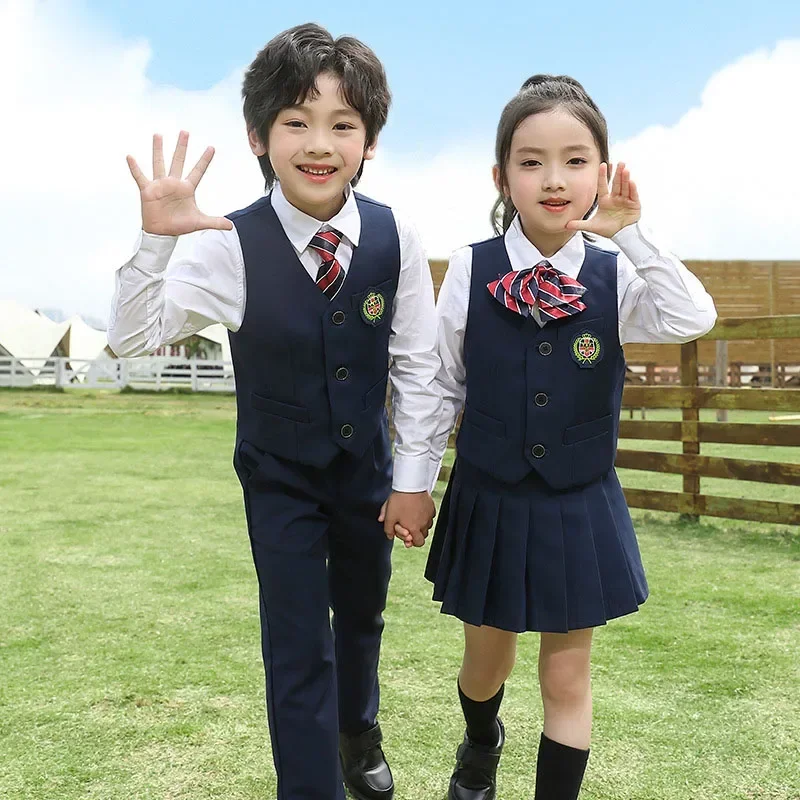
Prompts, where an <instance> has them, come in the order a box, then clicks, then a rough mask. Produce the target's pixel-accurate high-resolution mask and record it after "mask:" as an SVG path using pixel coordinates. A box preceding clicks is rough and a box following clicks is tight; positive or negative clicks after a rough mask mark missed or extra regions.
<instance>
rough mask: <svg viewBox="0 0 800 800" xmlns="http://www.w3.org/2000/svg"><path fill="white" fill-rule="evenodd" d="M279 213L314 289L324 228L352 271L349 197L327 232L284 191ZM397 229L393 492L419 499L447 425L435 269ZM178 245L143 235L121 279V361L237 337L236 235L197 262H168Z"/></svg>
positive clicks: (112, 335) (240, 296)
mask: <svg viewBox="0 0 800 800" xmlns="http://www.w3.org/2000/svg"><path fill="white" fill-rule="evenodd" d="M272 207H273V208H274V210H275V213H276V215H277V217H278V220H279V221H280V223H281V225H282V226H283V230H284V231H285V233H286V236H287V238H288V239H289V241H290V242H291V243H292V245H293V247H294V249H295V251H296V252H297V255H298V258H299V260H300V264H302V266H303V268H304V269H305V270H306V271H307V272H308V274H309V275H310V276H311V278H312V279H314V280H316V277H317V272H318V270H319V267H320V265H321V262H322V259H321V257H320V255H319V254H318V253H317V252H316V251H314V250H312V249H310V248H309V247H308V245H309V242H310V241H311V238H312V237H313V236H314V235H315V234H316V233H317V232H318V231H319V230H320V228H323V227H324V226H330V227H332V228H335V229H336V230H338V231H339V232H340V233H341V234H342V240H341V243H340V244H339V247H338V249H337V251H336V258H337V259H338V261H339V263H340V264H341V266H342V269H344V270H345V272H346V271H347V270H348V268H349V267H350V262H351V260H352V257H353V250H354V249H355V248H356V247H358V242H359V239H360V236H361V215H360V214H359V211H358V206H357V204H356V200H355V195H354V193H353V192H352V191H349V192H348V196H347V199H346V201H345V204H344V205H343V206H342V209H341V210H340V211H339V213H338V214H336V216H335V217H333V218H332V219H330V220H328V221H327V222H321V221H319V220H316V219H314V218H313V217H310V216H308V215H307V214H304V213H303V212H302V211H300V210H299V209H297V208H295V207H294V206H293V205H291V204H290V203H289V201H288V200H287V199H286V197H285V196H284V194H283V192H282V191H281V188H280V185H279V184H276V185H275V188H274V189H273V191H272ZM395 221H396V224H397V234H398V237H399V240H400V276H399V281H398V286H397V293H396V294H395V297H394V304H393V307H392V330H391V334H390V337H389V358H390V367H389V382H390V386H391V396H392V415H393V421H394V426H395V450H394V480H393V488H394V489H395V490H396V491H403V492H416V491H424V490H425V489H427V481H428V469H429V449H430V442H431V440H432V438H433V433H434V431H435V429H436V423H437V421H438V419H439V416H440V401H439V396H438V393H437V391H436V388H435V383H434V381H435V375H436V372H437V369H438V366H439V359H438V357H437V356H436V316H435V310H434V305H433V287H432V281H431V273H430V268H429V266H428V261H427V258H426V256H425V251H424V249H423V247H422V242H421V241H420V238H419V234H418V233H417V231H416V229H415V228H414V226H413V225H411V224H410V223H409V222H407V221H404V220H401V219H398V218H397V216H395ZM177 241H178V237H176V236H159V235H154V234H149V233H145V232H143V231H142V232H140V234H139V240H138V242H137V247H136V252H135V253H134V255H133V257H132V258H131V259H130V260H129V261H127V262H126V263H125V264H123V266H122V267H120V268H119V270H117V274H116V291H115V294H114V301H113V304H112V310H111V318H110V320H109V327H108V342H109V344H110V345H111V349H112V350H113V351H114V352H115V353H116V354H117V355H118V356H122V357H129V358H130V357H134V356H140V355H145V354H148V353H152V352H153V351H154V350H156V349H157V348H159V347H160V346H161V345H164V344H170V343H171V342H175V341H180V340H181V339H185V338H186V337H188V336H191V335H192V334H194V333H197V332H198V331H200V330H202V329H203V328H205V327H207V326H208V325H212V324H214V323H222V325H224V326H225V327H226V328H228V329H229V330H231V331H237V330H238V329H239V327H240V325H241V324H242V319H243V318H244V310H245V302H246V297H247V286H246V280H245V268H244V258H243V255H242V247H241V243H240V241H239V235H238V233H237V231H236V227H235V226H234V228H233V230H230V231H217V230H208V231H203V232H202V233H200V234H199V235H198V236H197V237H196V240H195V242H194V245H193V247H192V249H191V252H190V253H188V254H187V255H184V256H179V257H176V258H175V259H173V260H172V261H171V262H170V257H171V256H172V252H173V250H174V249H175V245H176V244H177ZM168 262H169V269H167V264H168ZM298 268H299V265H298Z"/></svg>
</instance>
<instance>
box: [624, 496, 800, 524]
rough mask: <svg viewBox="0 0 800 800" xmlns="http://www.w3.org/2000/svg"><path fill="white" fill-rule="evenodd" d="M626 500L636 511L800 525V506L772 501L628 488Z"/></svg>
mask: <svg viewBox="0 0 800 800" xmlns="http://www.w3.org/2000/svg"><path fill="white" fill-rule="evenodd" d="M624 492H625V499H626V500H627V502H628V505H629V506H631V507H632V508H649V509H655V510H657V511H675V512H677V513H680V514H691V515H693V516H694V515H702V516H706V517H727V518H728V519H744V520H751V521H753V522H772V523H776V524H779V525H800V504H795V503H778V502H773V501H771V500H740V499H738V498H734V497H716V496H713V495H696V496H695V495H689V494H683V493H681V492H659V491H655V490H652V489H625V490H624Z"/></svg>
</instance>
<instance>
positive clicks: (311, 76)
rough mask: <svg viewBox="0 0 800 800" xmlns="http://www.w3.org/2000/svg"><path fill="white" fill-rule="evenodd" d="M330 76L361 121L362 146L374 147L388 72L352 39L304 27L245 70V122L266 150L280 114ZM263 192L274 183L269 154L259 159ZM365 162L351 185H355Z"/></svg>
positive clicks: (384, 111) (387, 99) (286, 34)
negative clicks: (321, 77) (323, 75)
mask: <svg viewBox="0 0 800 800" xmlns="http://www.w3.org/2000/svg"><path fill="white" fill-rule="evenodd" d="M323 72H329V73H331V74H332V75H335V76H336V77H337V78H338V79H339V81H340V82H341V87H342V95H343V98H344V100H345V101H346V102H347V104H348V105H350V106H352V107H353V108H354V109H355V110H356V111H357V112H358V113H359V115H360V116H361V119H362V121H363V122H364V126H365V127H366V129H367V140H366V145H367V147H370V146H372V145H374V144H375V142H376V141H377V138H378V134H379V133H380V131H381V129H382V128H383V126H384V125H385V124H386V117H387V116H388V113H389V104H390V103H391V94H390V92H389V87H388V85H387V83H386V73H385V72H384V69H383V65H382V64H381V62H380V61H379V60H378V58H377V56H376V55H375V53H373V52H372V50H370V48H369V47H367V46H366V45H365V44H364V43H363V42H360V41H359V40H358V39H355V38H353V37H352V36H340V37H339V38H338V39H334V38H333V37H332V36H331V35H330V33H328V31H326V30H325V28H323V27H322V26H320V25H316V24H314V23H306V24H305V25H297V26H296V27H294V28H289V29H288V30H286V31H283V33H279V34H278V35H277V36H276V37H275V38H274V39H272V40H271V41H270V42H268V43H267V45H266V46H265V47H264V48H263V50H261V52H260V53H259V54H258V55H257V56H256V57H255V59H254V60H253V63H252V64H250V66H249V67H248V69H247V72H246V73H245V76H244V83H243V85H242V98H243V100H244V118H245V122H246V123H247V129H248V131H255V133H256V134H258V137H259V139H260V140H261V142H262V144H264V146H267V142H268V140H269V132H270V129H271V128H272V125H273V123H274V122H275V118H276V117H277V116H278V114H279V113H280V112H281V111H282V110H283V109H284V108H288V107H289V106H293V105H296V104H297V103H303V102H304V101H305V100H306V98H307V97H311V98H314V97H316V96H317V94H318V91H317V86H316V83H317V77H318V76H319V75H320V74H321V73H323ZM258 161H259V164H260V165H261V172H262V173H263V174H264V179H265V180H266V185H267V188H268V189H269V188H271V187H272V186H273V184H274V183H275V171H274V170H273V169H272V164H270V161H269V154H266V155H263V156H259V159H258ZM363 169H364V162H363V161H362V162H361V166H360V167H359V169H358V173H357V174H356V176H355V177H354V178H353V180H352V181H351V183H352V184H353V186H355V185H356V183H357V182H358V179H359V178H360V177H361V172H362V170H363Z"/></svg>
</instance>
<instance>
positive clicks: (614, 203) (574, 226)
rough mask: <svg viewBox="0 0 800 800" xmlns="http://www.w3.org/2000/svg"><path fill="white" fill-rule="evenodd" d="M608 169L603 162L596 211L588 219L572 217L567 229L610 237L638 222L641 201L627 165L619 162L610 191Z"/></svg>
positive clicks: (598, 182)
mask: <svg viewBox="0 0 800 800" xmlns="http://www.w3.org/2000/svg"><path fill="white" fill-rule="evenodd" d="M608 169H609V166H608V164H606V163H605V162H604V163H602V164H601V165H600V172H599V175H598V177H597V211H595V213H594V214H593V215H592V216H591V217H590V218H589V219H582V220H571V221H570V222H568V223H567V225H566V227H567V230H571V231H586V232H587V233H595V234H597V235H598V236H603V237H605V238H606V239H610V238H611V237H612V236H614V235H616V234H617V233H619V232H620V231H621V230H622V229H623V228H625V227H627V226H628V225H633V224H634V223H635V222H638V221H639V219H640V218H641V216H642V204H641V202H640V201H639V192H638V190H637V189H636V184H635V183H634V182H633V181H632V180H631V174H630V172H629V171H628V168H627V167H626V166H625V164H623V163H622V162H621V161H620V163H619V164H617V170H616V172H615V173H614V180H613V181H612V183H611V190H610V191H609V188H608Z"/></svg>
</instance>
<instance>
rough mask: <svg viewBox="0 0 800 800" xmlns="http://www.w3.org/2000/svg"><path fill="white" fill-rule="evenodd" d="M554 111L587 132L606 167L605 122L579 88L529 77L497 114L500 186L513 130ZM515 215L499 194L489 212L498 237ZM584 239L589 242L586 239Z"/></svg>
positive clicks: (552, 78)
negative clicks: (561, 112)
mask: <svg viewBox="0 0 800 800" xmlns="http://www.w3.org/2000/svg"><path fill="white" fill-rule="evenodd" d="M557 108H563V109H564V110H565V111H567V112H568V113H570V114H572V116H573V117H575V119H577V120H578V121H579V122H582V123H583V124H584V125H585V126H586V127H587V128H588V129H589V131H590V133H591V134H592V138H593V139H594V141H595V144H596V145H597V149H598V150H599V151H600V160H601V161H605V163H606V164H608V159H609V147H608V126H607V125H606V119H605V117H604V116H603V115H602V114H601V113H600V109H599V108H598V107H597V106H596V105H595V103H594V100H592V98H591V97H589V95H588V94H587V93H586V90H585V89H584V88H583V86H581V84H580V83H578V81H576V80H575V79H574V78H570V77H569V76H568V75H533V76H531V77H530V78H528V80H526V81H525V83H523V84H522V86H521V87H520V90H519V92H518V93H517V95H516V97H513V98H512V99H511V100H510V101H509V102H508V104H507V105H506V107H505V108H504V109H503V113H502V114H501V115H500V122H499V123H498V126H497V140H496V143H495V159H496V161H495V163H496V164H497V166H498V169H499V170H500V185H501V186H505V184H506V167H507V166H508V159H509V156H510V155H511V140H512V139H513V137H514V131H516V130H517V128H518V127H519V126H520V125H521V124H522V123H523V122H524V121H525V120H526V119H527V118H528V117H530V116H531V115H533V114H542V113H547V112H548V111H554V110H555V109H557ZM596 207H597V198H595V201H594V203H592V207H591V208H590V209H589V210H588V211H587V212H586V215H585V216H584V219H588V218H589V216H590V215H591V214H592V212H593V211H594V210H595V208H596ZM516 213H517V209H516V208H514V203H513V202H511V198H510V197H507V196H506V195H504V194H503V193H502V192H501V193H500V196H499V197H498V198H497V200H496V201H495V204H494V206H493V207H492V213H491V223H492V227H493V228H494V230H495V232H496V233H497V234H498V235H500V234H502V233H505V232H506V231H507V230H508V228H509V226H510V225H511V223H512V222H513V220H514V217H515V216H516ZM584 236H586V234H584ZM586 238H589V239H591V237H588V236H587V237H586Z"/></svg>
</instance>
